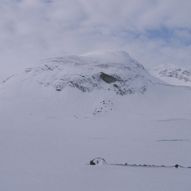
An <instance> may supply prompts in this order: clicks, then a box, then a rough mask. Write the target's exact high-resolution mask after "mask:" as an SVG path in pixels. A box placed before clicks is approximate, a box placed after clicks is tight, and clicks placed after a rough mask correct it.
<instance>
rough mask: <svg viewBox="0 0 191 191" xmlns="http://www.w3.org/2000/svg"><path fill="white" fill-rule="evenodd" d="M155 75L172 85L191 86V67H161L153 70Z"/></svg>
mask: <svg viewBox="0 0 191 191" xmlns="http://www.w3.org/2000/svg"><path fill="white" fill-rule="evenodd" d="M153 75H155V76H156V77H157V78H159V79H161V80H162V81H164V82H166V83H169V84H172V85H179V86H191V68H190V67H186V66H177V65H161V66H159V67H157V68H155V69H154V70H153Z"/></svg>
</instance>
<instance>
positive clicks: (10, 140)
mask: <svg viewBox="0 0 191 191" xmlns="http://www.w3.org/2000/svg"><path fill="white" fill-rule="evenodd" d="M103 73H104V75H103ZM74 84H75V85H74ZM114 84H117V86H118V87H119V88H120V89H121V90H123V94H121V93H120V92H121V91H119V89H118V88H117V89H116V87H115V86H114ZM58 87H59V88H58ZM143 87H144V91H142V90H143ZM129 89H131V91H129ZM121 95H123V96H121ZM190 97H191V90H190V89H189V88H185V87H175V86H170V85H166V84H161V83H160V81H159V80H157V79H155V78H154V77H152V76H151V75H150V74H149V73H148V72H147V71H146V70H145V69H144V67H143V66H142V65H140V64H138V63H137V62H136V61H134V60H133V59H131V58H130V57H129V55H128V54H127V53H124V52H109V53H103V54H101V53H96V54H95V53H93V54H87V55H81V56H64V57H62V58H55V59H48V60H45V62H44V63H43V64H42V65H41V66H39V67H38V68H31V69H27V70H25V72H23V73H21V74H18V75H15V76H12V77H11V78H8V79H7V80H5V81H4V82H3V83H2V84H1V85H0V122H1V125H0V153H1V157H0V172H1V173H0V190H6V191H12V190H14V191H26V190H27V191H34V190H35V191H42V190H46V191H52V190H54V191H61V190H67V191H74V190H84V191H86V190H91V191H94V190H95V191H97V190H99V191H106V190H110V191H116V190H119V191H126V190H131V191H140V190H141V191H153V190H155V191H161V190H173V191H180V190H184V191H190V188H191V183H190V176H191V170H190V169H181V168H180V169H172V168H149V169H147V168H138V167H136V168H129V167H120V166H105V165H100V166H95V167H92V166H89V165H88V164H89V162H90V160H91V159H93V158H96V157H103V158H105V159H106V161H107V162H109V163H120V162H127V163H130V164H134V163H135V164H144V163H145V164H156V165H174V164H176V163H178V164H181V165H183V166H190V164H191V154H190V147H191V136H190V135H191V128H190V124H191V117H190V116H191V105H190V104H188V103H189V100H190Z"/></svg>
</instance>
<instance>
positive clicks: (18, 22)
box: [0, 0, 191, 75]
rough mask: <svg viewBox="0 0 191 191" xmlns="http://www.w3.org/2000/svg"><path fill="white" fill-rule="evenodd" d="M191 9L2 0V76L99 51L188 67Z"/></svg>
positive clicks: (152, 2) (166, 3) (152, 1)
mask: <svg viewBox="0 0 191 191" xmlns="http://www.w3.org/2000/svg"><path fill="white" fill-rule="evenodd" d="M190 10H191V1H190V0H1V4H0V67H1V71H0V75H2V73H7V72H9V71H10V72H12V71H14V70H15V71H16V70H18V69H20V68H22V67H27V66H30V65H32V64H33V63H34V62H37V60H40V59H42V58H44V57H51V56H62V55H63V54H64V53H65V52H69V53H84V52H89V51H94V50H97V49H99V50H100V49H101V50H102V49H103V50H105V49H113V50H116V49H122V50H126V51H128V52H129V53H130V55H132V56H133V57H134V58H136V59H138V60H139V61H140V62H141V63H143V64H145V65H158V64H174V63H175V64H189V63H190V62H191V19H190V18H191V11H190ZM190 64H191V63H190Z"/></svg>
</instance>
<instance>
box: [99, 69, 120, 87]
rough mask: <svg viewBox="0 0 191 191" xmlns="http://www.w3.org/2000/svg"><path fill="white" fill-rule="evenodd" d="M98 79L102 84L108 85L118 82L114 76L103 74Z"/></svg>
mask: <svg viewBox="0 0 191 191" xmlns="http://www.w3.org/2000/svg"><path fill="white" fill-rule="evenodd" d="M100 78H101V79H102V80H103V81H104V82H106V83H108V84H111V83H114V82H116V81H118V80H117V78H115V77H114V76H111V75H108V74H106V73H103V72H101V74H100Z"/></svg>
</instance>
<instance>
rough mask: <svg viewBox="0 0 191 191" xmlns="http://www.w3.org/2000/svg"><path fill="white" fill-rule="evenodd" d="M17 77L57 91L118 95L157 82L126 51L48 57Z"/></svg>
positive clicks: (134, 91)
mask: <svg viewBox="0 0 191 191" xmlns="http://www.w3.org/2000/svg"><path fill="white" fill-rule="evenodd" d="M11 77H12V76H10V77H9V78H7V79H5V80H4V81H3V82H7V81H9V79H11ZM16 78H17V77H16ZM18 78H19V80H20V81H22V78H23V79H25V81H28V82H36V83H38V84H40V85H42V86H44V87H52V88H54V89H55V90H56V91H64V89H65V88H67V87H73V88H77V89H79V90H80V91H82V92H91V91H94V90H106V91H112V92H115V93H116V94H120V95H126V94H134V93H141V94H143V93H144V92H145V91H146V90H147V88H148V87H149V85H152V84H154V83H157V82H158V83H159V80H156V79H155V78H154V77H152V76H151V75H150V74H149V73H148V72H147V71H146V70H145V69H144V67H143V66H142V65H141V64H139V63H138V62H137V61H135V60H134V59H132V58H131V57H130V56H129V55H128V53H126V52H121V51H119V52H110V51H108V52H96V53H89V54H86V55H80V56H76V55H75V56H74V55H69V56H64V57H58V58H51V59H47V60H45V61H44V63H43V64H41V66H39V67H36V68H27V69H26V70H25V74H21V75H20V76H18ZM13 80H14V78H13Z"/></svg>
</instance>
